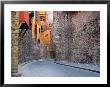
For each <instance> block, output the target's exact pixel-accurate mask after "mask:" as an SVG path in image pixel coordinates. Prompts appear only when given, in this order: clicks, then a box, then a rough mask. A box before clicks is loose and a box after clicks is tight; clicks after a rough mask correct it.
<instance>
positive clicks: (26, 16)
mask: <svg viewBox="0 0 110 87" xmlns="http://www.w3.org/2000/svg"><path fill="white" fill-rule="evenodd" d="M23 20H25V21H26V23H27V24H28V25H29V12H28V11H20V12H19V22H21V21H23Z"/></svg>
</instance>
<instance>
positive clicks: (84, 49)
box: [53, 11, 100, 65]
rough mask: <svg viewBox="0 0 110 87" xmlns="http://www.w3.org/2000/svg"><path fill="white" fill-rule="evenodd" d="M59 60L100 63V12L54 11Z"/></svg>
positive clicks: (54, 37) (55, 40)
mask: <svg viewBox="0 0 110 87" xmlns="http://www.w3.org/2000/svg"><path fill="white" fill-rule="evenodd" d="M53 27H54V28H53V41H54V43H55V45H56V56H57V60H65V59H66V60H68V61H73V62H80V63H94V64H98V65H99V63H100V12H95V11H91V12H90V11H87V12H83V11H82V12H75V11H74V12H69V11H67V12H66V11H63V12H62V11H56V12H55V11H54V12H53Z"/></svg>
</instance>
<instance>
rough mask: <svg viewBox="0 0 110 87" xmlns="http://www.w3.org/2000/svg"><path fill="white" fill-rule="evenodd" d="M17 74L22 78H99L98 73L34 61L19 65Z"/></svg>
mask: <svg viewBox="0 0 110 87" xmlns="http://www.w3.org/2000/svg"><path fill="white" fill-rule="evenodd" d="M19 73H22V76H23V77H99V76H100V73H96V72H91V71H87V70H81V69H78V68H74V67H69V66H64V65H60V64H56V63H54V61H53V60H52V61H47V60H41V61H37V60H34V61H33V62H30V63H27V64H24V65H19Z"/></svg>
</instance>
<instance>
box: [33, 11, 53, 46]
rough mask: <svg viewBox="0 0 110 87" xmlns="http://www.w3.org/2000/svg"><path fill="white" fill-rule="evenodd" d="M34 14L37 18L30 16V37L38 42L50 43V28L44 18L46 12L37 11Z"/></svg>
mask: <svg viewBox="0 0 110 87" xmlns="http://www.w3.org/2000/svg"><path fill="white" fill-rule="evenodd" d="M35 16H37V18H38V19H36V18H34V17H33V18H32V38H34V39H37V41H38V42H39V43H43V44H50V43H51V39H52V38H51V29H50V28H49V23H48V21H47V20H46V12H45V11H38V12H37V14H35Z"/></svg>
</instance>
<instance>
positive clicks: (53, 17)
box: [11, 11, 100, 77]
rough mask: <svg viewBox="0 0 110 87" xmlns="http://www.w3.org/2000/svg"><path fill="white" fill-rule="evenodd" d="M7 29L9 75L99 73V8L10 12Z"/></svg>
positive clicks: (72, 75)
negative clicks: (89, 9)
mask: <svg viewBox="0 0 110 87" xmlns="http://www.w3.org/2000/svg"><path fill="white" fill-rule="evenodd" d="M11 31H12V32H11V36H12V38H11V45H12V46H11V74H12V77H13V76H14V77H16V76H17V77H18V76H21V77H99V76H100V12H99V11H12V12H11ZM62 61H66V63H64V62H62ZM60 63H61V64H60ZM66 64H70V66H67V65H66ZM71 65H74V66H75V67H71ZM76 67H79V68H76ZM82 68H84V69H82ZM93 71H96V72H93ZM17 74H20V75H17Z"/></svg>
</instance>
